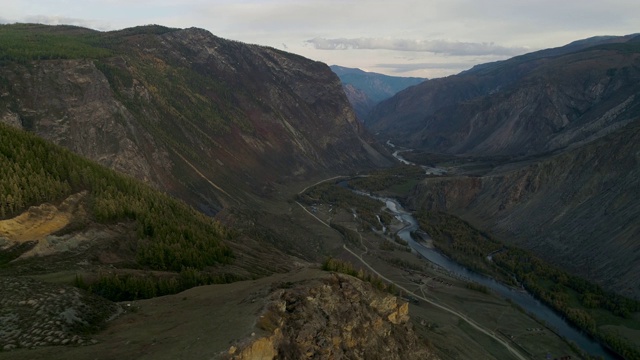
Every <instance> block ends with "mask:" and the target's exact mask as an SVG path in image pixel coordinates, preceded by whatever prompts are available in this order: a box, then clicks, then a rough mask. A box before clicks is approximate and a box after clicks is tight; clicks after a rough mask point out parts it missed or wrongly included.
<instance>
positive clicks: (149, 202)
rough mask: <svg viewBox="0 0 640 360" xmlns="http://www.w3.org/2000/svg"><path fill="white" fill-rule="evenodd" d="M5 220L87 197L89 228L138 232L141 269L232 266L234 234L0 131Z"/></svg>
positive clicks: (0, 208) (34, 140)
mask: <svg viewBox="0 0 640 360" xmlns="http://www.w3.org/2000/svg"><path fill="white" fill-rule="evenodd" d="M0 168H1V169H2V174H1V176H0V218H2V219H4V218H9V217H12V216H15V215H17V214H19V213H21V212H22V211H24V210H26V209H27V208H28V207H29V206H33V205H39V204H41V203H44V202H49V203H56V202H60V201H62V200H64V199H65V198H66V197H67V196H69V195H71V194H73V193H77V192H80V191H88V199H89V200H88V205H89V209H90V213H91V214H90V216H91V218H92V221H95V222H97V223H102V224H110V223H115V222H119V221H131V222H134V223H135V224H136V235H137V236H136V237H137V239H138V241H137V243H136V244H135V248H136V258H137V263H138V265H139V266H140V267H141V268H143V269H149V270H162V271H173V272H180V271H182V270H183V269H187V268H193V269H196V270H203V269H205V268H207V267H210V266H216V265H221V264H229V263H231V262H233V259H234V254H233V252H232V251H231V249H230V248H229V247H228V246H227V245H226V244H225V241H227V240H232V239H233V238H234V236H235V234H234V232H233V231H230V230H229V229H227V228H225V227H224V226H222V225H221V224H219V223H218V222H217V221H215V220H213V219H212V218H209V217H207V216H205V215H203V214H202V213H200V212H197V211H196V210H194V209H193V208H191V207H190V206H188V205H186V204H185V203H183V202H181V201H178V200H176V199H174V198H171V197H169V196H168V195H166V194H163V193H161V192H159V191H157V190H155V189H153V188H151V187H150V186H148V185H146V184H143V183H141V182H139V181H137V180H135V179H133V178H130V177H127V176H124V175H121V174H118V173H116V172H115V171H112V170H110V169H107V168H104V167H102V166H100V165H98V164H96V163H93V162H91V161H89V160H86V159H84V158H81V157H80V156H78V155H75V154H73V153H71V152H70V151H68V150H66V149H63V148H61V147H58V146H55V145H53V144H50V143H47V142H46V141H44V140H42V139H40V138H38V137H36V136H35V135H32V134H29V133H26V132H23V131H21V130H18V129H14V128H11V127H8V126H6V125H3V124H0Z"/></svg>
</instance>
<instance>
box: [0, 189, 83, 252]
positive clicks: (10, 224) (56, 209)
mask: <svg viewBox="0 0 640 360" xmlns="http://www.w3.org/2000/svg"><path fill="white" fill-rule="evenodd" d="M86 194H87V193H86V192H81V193H78V194H74V195H71V196H69V197H68V198H67V199H66V200H65V201H63V202H62V204H60V206H55V205H52V204H41V205H38V206H32V207H30V208H29V209H28V210H26V211H25V212H23V213H22V214H20V215H18V216H16V217H14V218H12V219H7V220H2V221H0V236H1V237H4V238H6V239H7V240H9V243H10V244H9V245H12V244H14V243H23V242H26V241H34V240H35V241H38V242H39V244H38V245H37V246H36V248H38V247H39V245H40V244H41V243H42V241H41V240H43V239H45V238H46V237H47V236H48V235H51V234H52V233H54V232H56V231H58V230H60V229H62V228H64V227H65V226H67V225H68V224H69V222H71V219H73V217H74V216H75V215H74V213H76V212H77V210H78V203H79V201H80V200H81V199H82V198H84V196H86ZM34 250H36V249H35V248H34V249H32V251H29V253H31V252H38V251H34Z"/></svg>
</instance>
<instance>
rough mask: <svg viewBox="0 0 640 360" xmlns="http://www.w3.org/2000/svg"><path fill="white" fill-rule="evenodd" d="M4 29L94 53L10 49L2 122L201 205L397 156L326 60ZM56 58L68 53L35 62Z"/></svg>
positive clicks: (133, 34)
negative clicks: (363, 118)
mask: <svg viewBox="0 0 640 360" xmlns="http://www.w3.org/2000/svg"><path fill="white" fill-rule="evenodd" d="M3 31H4V32H3V36H9V35H7V33H10V35H11V36H14V37H15V36H18V37H19V36H31V35H34V34H35V35H34V36H33V38H36V39H38V36H36V35H38V34H39V35H41V36H42V37H44V38H47V37H50V38H47V39H48V41H50V42H54V43H55V42H56V41H64V42H65V44H66V43H67V42H70V43H71V44H75V46H77V47H78V48H80V49H84V50H83V52H79V53H77V52H73V53H69V54H64V53H63V54H61V55H60V54H57V55H48V54H44V55H43V54H38V51H41V52H44V51H45V47H44V46H40V47H39V46H38V44H36V45H34V50H33V51H34V52H35V55H33V53H29V54H28V55H21V56H22V57H20V56H18V55H12V54H11V53H9V54H8V55H7V56H6V57H8V58H9V61H5V65H4V66H2V68H0V90H1V91H0V95H1V98H0V101H1V104H0V105H2V106H0V119H2V121H3V122H5V123H9V124H13V125H15V126H19V127H22V128H24V129H26V130H29V131H33V132H35V133H37V134H38V135H40V136H42V137H44V138H46V139H48V140H51V141H54V142H56V143H58V144H61V145H64V146H66V147H68V148H70V149H72V150H73V151H76V152H78V153H80V154H82V155H85V156H88V157H90V158H92V159H95V160H97V161H99V162H100V163H102V164H105V165H108V166H110V167H112V168H115V169H118V170H121V171H124V172H126V173H128V174H130V175H132V176H135V177H137V178H141V179H144V180H146V181H149V182H152V183H154V184H156V185H157V186H158V187H159V188H161V189H164V190H167V191H169V192H171V193H172V194H174V195H178V196H180V197H182V198H184V199H186V200H187V201H188V202H190V203H192V204H194V205H196V206H198V207H200V208H201V209H202V210H205V211H215V210H217V209H219V208H220V207H221V206H223V205H224V204H241V203H243V202H245V201H247V199H248V198H250V197H251V196H255V195H256V194H257V195H259V196H269V194H270V192H271V191H272V190H273V184H274V183H282V182H285V183H286V182H287V181H290V180H292V179H302V178H308V177H313V176H319V175H320V174H330V173H336V172H340V171H346V170H347V169H353V168H358V167H368V166H377V165H384V164H387V163H388V159H387V158H386V157H385V155H384V154H383V153H381V151H382V152H384V150H381V149H378V148H376V145H375V143H374V142H373V140H372V139H371V138H370V137H369V136H368V135H367V133H366V132H365V131H364V129H363V128H362V127H361V125H360V124H359V123H358V122H357V121H356V118H355V115H354V113H353V111H352V110H351V108H350V106H349V104H348V102H347V100H346V98H345V96H344V93H343V91H342V89H341V84H340V81H339V79H338V78H337V77H336V76H335V75H334V74H333V73H332V72H331V70H330V69H329V67H328V66H326V65H324V64H322V63H318V62H314V61H311V60H308V59H305V58H302V57H300V56H297V55H293V54H288V53H285V52H281V51H278V50H275V49H270V48H265V47H260V46H254V45H247V44H242V43H239V42H233V41H228V40H224V39H221V38H218V37H215V36H213V35H212V34H210V33H208V32H206V31H204V30H200V29H186V30H178V29H167V28H161V27H141V28H134V29H127V30H122V31H119V32H111V33H97V32H92V31H89V30H84V29H78V28H72V27H55V28H52V27H44V26H24V25H21V26H16V27H13V28H12V27H10V26H8V27H4V28H3ZM16 34H17V35H16ZM36 43H37V41H36ZM70 48H73V46H71V47H70ZM87 49H90V50H91V51H89V50H87ZM98 50H100V51H98ZM51 57H53V58H56V57H58V58H60V59H53V60H37V59H42V58H51ZM379 150H380V151H379Z"/></svg>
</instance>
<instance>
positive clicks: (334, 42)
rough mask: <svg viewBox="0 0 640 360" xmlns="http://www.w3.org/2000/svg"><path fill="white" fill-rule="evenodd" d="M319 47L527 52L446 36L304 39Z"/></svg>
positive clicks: (461, 52) (466, 53)
mask: <svg viewBox="0 0 640 360" xmlns="http://www.w3.org/2000/svg"><path fill="white" fill-rule="evenodd" d="M306 43H309V44H312V45H313V46H314V47H315V48H316V49H318V50H349V49H354V50H375V49H382V50H395V51H420V52H430V53H434V54H444V55H453V56H478V55H499V56H513V55H519V54H522V53H525V52H527V51H528V50H527V49H526V48H523V47H506V46H500V45H496V44H494V43H474V42H459V41H447V40H409V39H390V38H352V39H347V38H339V39H326V38H314V39H311V40H307V41H306Z"/></svg>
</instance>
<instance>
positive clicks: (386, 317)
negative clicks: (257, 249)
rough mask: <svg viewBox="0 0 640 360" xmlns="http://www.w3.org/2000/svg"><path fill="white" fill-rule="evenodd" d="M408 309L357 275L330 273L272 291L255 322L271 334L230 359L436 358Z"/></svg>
mask: <svg viewBox="0 0 640 360" xmlns="http://www.w3.org/2000/svg"><path fill="white" fill-rule="evenodd" d="M408 312H409V307H408V304H407V303H401V302H399V301H398V299H397V298H396V297H395V296H391V295H385V294H382V293H379V292H378V291H376V290H374V289H373V288H372V287H371V286H370V285H369V284H366V283H364V282H362V281H360V280H358V279H355V278H352V277H349V276H341V275H333V276H332V277H330V278H327V279H324V280H322V281H313V282H308V283H304V284H298V285H297V286H294V287H292V288H290V289H282V290H278V291H276V292H275V293H273V294H272V295H271V298H270V301H269V302H268V303H267V305H266V306H265V308H264V310H263V313H262V314H261V316H260V319H259V320H258V322H257V323H258V326H260V327H262V328H263V329H264V330H268V332H269V333H270V334H269V335H267V336H264V337H260V338H257V339H254V340H251V341H249V342H247V343H245V344H241V345H239V346H238V347H236V346H233V347H232V348H231V349H230V351H229V354H228V355H229V356H228V357H229V358H231V359H341V358H349V359H421V360H422V359H437V357H436V356H435V354H433V352H432V350H431V349H430V348H429V347H427V346H426V344H425V343H424V342H423V341H421V340H420V339H419V338H418V337H417V335H416V334H415V333H414V331H413V329H412V325H411V323H410V322H409V316H408Z"/></svg>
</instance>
